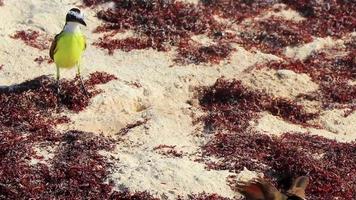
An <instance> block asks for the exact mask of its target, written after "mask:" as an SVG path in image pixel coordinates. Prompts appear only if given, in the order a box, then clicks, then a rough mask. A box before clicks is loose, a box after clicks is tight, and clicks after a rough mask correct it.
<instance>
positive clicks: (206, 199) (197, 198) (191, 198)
mask: <svg viewBox="0 0 356 200" xmlns="http://www.w3.org/2000/svg"><path fill="white" fill-rule="evenodd" d="M177 200H230V198H226V197H222V196H220V195H218V194H206V193H201V194H192V195H188V198H183V197H180V196H179V197H178V198H177Z"/></svg>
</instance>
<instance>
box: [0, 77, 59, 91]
mask: <svg viewBox="0 0 356 200" xmlns="http://www.w3.org/2000/svg"><path fill="white" fill-rule="evenodd" d="M44 83H47V84H49V86H50V87H53V89H55V80H54V78H52V77H50V76H48V75H42V76H39V77H36V78H34V79H32V80H27V81H25V82H22V83H19V84H13V85H8V86H1V85H0V94H10V93H16V94H19V93H23V92H26V91H29V90H36V89H39V88H41V87H43V85H44Z"/></svg>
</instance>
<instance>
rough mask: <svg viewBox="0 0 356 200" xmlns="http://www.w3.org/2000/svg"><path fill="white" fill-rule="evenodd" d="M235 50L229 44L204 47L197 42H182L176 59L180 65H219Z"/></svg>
mask: <svg viewBox="0 0 356 200" xmlns="http://www.w3.org/2000/svg"><path fill="white" fill-rule="evenodd" d="M233 50H234V49H233V48H232V47H231V45H229V44H228V43H220V44H217V45H214V44H213V45H209V46H203V45H201V44H199V43H196V42H194V43H193V42H191V41H190V42H181V44H180V45H179V48H178V55H177V57H176V58H175V59H174V60H175V61H176V62H177V63H180V64H196V65H198V64H200V63H212V64H219V63H220V61H222V60H224V59H226V58H228V57H229V56H230V55H231V52H232V51H233Z"/></svg>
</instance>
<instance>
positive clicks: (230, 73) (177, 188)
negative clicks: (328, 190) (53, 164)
mask: <svg viewBox="0 0 356 200" xmlns="http://www.w3.org/2000/svg"><path fill="white" fill-rule="evenodd" d="M79 2H80V1H79V0H77V1H75V0H54V1H47V0H27V1H11V0H9V1H6V2H5V6H4V7H0V17H1V18H2V19H6V20H1V23H0V64H4V65H5V66H4V67H3V69H2V70H1V71H0V85H11V84H16V83H20V82H22V81H24V80H28V79H32V78H34V77H37V76H40V75H44V74H53V73H54V64H51V65H48V64H46V63H44V64H42V65H41V66H38V64H37V63H35V62H33V60H34V59H35V58H36V57H38V56H45V55H47V54H48V52H47V51H39V50H37V49H34V48H32V47H28V46H26V45H25V44H24V43H23V42H22V41H20V40H14V39H11V38H10V37H9V35H13V34H14V33H15V32H16V31H17V30H26V29H28V28H31V29H34V30H39V31H41V33H42V34H43V35H44V36H46V37H53V36H54V34H56V33H58V32H59V31H60V30H61V28H62V26H63V23H64V15H65V13H66V12H67V10H68V9H70V8H71V7H73V5H79V4H80V3H79ZM190 2H193V3H196V1H190ZM104 6H109V7H110V6H112V5H110V4H106V5H104ZM85 12H86V13H85V14H86V17H87V23H88V25H89V26H88V27H86V28H84V33H85V34H86V35H87V38H88V39H87V40H88V43H89V44H90V43H92V42H94V41H95V40H96V39H97V38H99V37H100V36H102V35H101V34H94V33H92V30H93V29H95V28H96V26H97V25H98V24H100V21H99V20H98V19H97V18H95V11H93V10H90V9H85ZM289 14H290V16H294V17H289V18H290V19H291V20H296V19H298V18H296V17H295V13H294V14H293V13H292V12H291V11H290V10H285V11H282V13H279V14H273V15H278V16H281V15H282V16H289ZM131 34H132V33H130V32H124V33H118V35H116V37H118V38H125V37H128V36H131ZM193 39H195V40H196V41H198V42H201V43H202V44H206V43H209V42H211V41H210V40H207V39H206V37H205V36H197V37H195V38H193ZM329 43H330V44H331V43H332V41H330V40H329V39H325V40H322V39H316V40H315V42H313V43H311V44H307V45H305V46H303V47H299V48H298V49H291V50H288V48H287V50H286V55H289V56H290V57H295V58H300V59H302V58H304V57H305V56H307V55H308V54H310V53H311V52H312V51H315V50H318V49H321V48H325V47H326V46H328V44H329ZM235 47H236V52H234V53H233V55H232V57H231V60H230V61H225V62H222V63H220V64H219V65H216V66H211V65H210V64H207V65H199V66H194V65H188V66H176V64H174V62H173V59H172V58H173V57H174V54H175V53H176V52H175V51H171V52H166V53H164V52H157V51H154V50H151V49H149V50H135V51H131V52H122V51H116V52H115V53H114V55H113V56H109V55H108V54H107V52H106V51H103V50H100V49H97V48H96V47H94V46H91V45H89V46H88V48H87V51H86V53H85V55H84V58H83V60H84V63H83V66H84V68H85V69H84V72H83V73H84V76H87V75H88V74H89V73H91V72H94V71H105V72H107V73H110V74H114V75H116V76H117V77H118V78H119V80H116V81H112V82H109V83H107V84H105V85H102V86H100V88H101V89H103V90H104V92H103V93H101V94H99V95H98V96H96V97H95V98H93V99H92V101H91V104H90V106H89V107H88V108H87V109H86V110H85V111H83V112H80V113H72V112H70V111H66V112H65V113H64V114H65V115H67V116H69V117H70V118H71V120H72V122H70V123H68V124H63V125H61V126H58V127H57V128H58V130H61V131H64V130H70V129H78V130H83V131H92V132H95V133H103V134H104V135H107V136H111V137H121V138H122V139H123V140H124V142H120V143H119V144H118V145H117V147H116V150H115V151H114V152H110V153H109V152H102V154H103V155H112V157H113V158H111V157H109V156H108V159H109V160H110V161H111V162H113V163H114V166H115V167H114V168H113V169H112V171H111V172H112V173H111V175H110V177H109V179H112V180H114V181H115V182H116V183H117V185H116V189H122V188H126V187H127V188H129V189H131V190H139V191H142V190H148V191H150V192H152V193H153V194H154V195H155V196H158V197H162V198H168V199H173V198H174V197H176V196H177V195H187V194H190V193H198V192H203V191H205V192H208V193H218V194H220V195H222V196H226V197H233V196H235V195H236V196H238V194H237V193H234V192H233V191H232V190H231V188H230V187H229V186H228V185H227V177H228V176H229V175H237V177H238V179H244V180H245V179H249V178H252V177H254V176H255V175H256V174H255V173H254V172H249V171H248V170H244V171H242V172H241V173H240V174H233V173H230V172H227V171H215V170H210V171H207V170H206V169H204V165H203V164H201V163H199V162H196V161H194V160H195V158H197V157H198V155H199V153H200V146H201V145H202V144H204V143H205V142H206V138H205V137H204V135H203V133H202V125H201V124H198V125H196V126H193V124H192V120H193V118H195V117H197V116H199V115H201V114H202V113H201V111H200V110H199V108H198V107H197V106H191V105H189V104H187V103H186V102H187V101H188V100H191V98H192V97H193V96H194V88H195V87H197V86H202V85H211V84H213V83H214V82H215V81H216V79H217V78H219V77H221V76H225V77H226V78H237V79H242V81H243V83H244V84H246V86H248V87H251V88H253V89H261V90H265V91H267V92H268V93H270V94H272V95H275V96H281V97H285V98H291V99H293V98H294V97H295V96H296V95H298V94H302V93H308V92H313V91H315V90H317V88H318V86H317V85H316V84H315V83H313V82H312V81H311V80H310V78H309V77H308V76H307V75H305V74H295V73H294V72H290V71H279V72H277V71H273V70H270V71H252V72H250V73H248V72H246V71H245V72H244V70H246V69H248V68H249V67H251V66H253V65H254V64H256V63H260V64H261V63H265V62H268V61H270V60H277V59H279V58H278V57H277V56H274V55H269V54H263V53H261V52H257V53H251V52H248V51H246V50H245V49H243V48H242V47H239V46H235ZM172 65H174V66H173V67H171V66H172ZM62 73H63V77H66V78H70V77H74V76H75V70H68V71H65V70H63V72H62ZM133 82H137V83H139V84H140V85H142V87H139V88H137V87H135V86H133V85H132V84H131V83H133ZM316 105H317V104H316ZM311 107H313V106H311ZM311 109H312V108H311ZM194 116H195V117H194ZM144 119H147V120H148V121H147V123H146V124H143V125H141V126H138V127H136V128H134V129H131V130H130V131H129V132H128V133H127V135H125V136H117V134H116V133H118V132H119V131H120V130H121V129H122V128H124V127H125V126H126V125H127V124H130V123H134V122H136V121H140V120H144ZM335 120H336V121H337V120H339V121H340V120H341V122H337V123H330V122H335ZM354 121H355V114H353V115H351V116H349V117H348V118H347V119H343V118H342V117H340V113H339V111H335V112H334V111H330V112H326V113H325V114H324V115H322V117H321V119H319V122H317V123H321V124H323V126H324V127H325V129H323V130H310V129H305V128H302V127H299V126H297V125H291V124H288V123H286V122H284V121H283V120H281V119H278V118H276V117H274V116H270V115H268V114H264V117H262V118H260V120H259V122H258V123H257V124H253V123H251V124H252V125H251V126H252V128H253V127H254V128H255V129H257V130H260V131H267V132H271V133H275V134H281V133H283V132H287V131H299V132H308V131H311V132H312V133H313V134H314V133H315V134H318V135H322V136H324V137H329V138H335V139H338V140H340V141H351V140H354V139H355V133H356V132H355V131H353V132H351V131H349V130H355V126H354V125H353V122H354ZM161 144H163V145H174V146H176V147H175V149H176V150H177V151H182V152H183V157H182V158H171V157H167V156H163V155H161V154H159V153H158V152H156V151H154V150H153V148H155V147H157V146H158V145H161ZM36 152H37V154H39V155H46V154H48V156H47V157H46V159H50V158H51V155H50V154H51V151H50V149H41V148H39V149H37V150H36ZM35 162H38V161H36V160H34V163H35ZM243 177H245V178H243ZM246 177H247V178H246Z"/></svg>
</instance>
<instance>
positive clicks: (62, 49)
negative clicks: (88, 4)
mask: <svg viewBox="0 0 356 200" xmlns="http://www.w3.org/2000/svg"><path fill="white" fill-rule="evenodd" d="M80 25H84V26H86V25H87V24H86V23H85V22H84V15H83V13H81V12H80V10H79V9H78V8H72V9H70V10H69V12H68V13H67V16H66V23H65V25H64V28H63V30H62V31H61V32H60V33H59V34H57V35H56V36H55V38H54V40H53V42H52V45H51V48H50V51H49V55H50V57H51V58H52V59H53V60H54V62H55V64H56V68H57V74H56V78H57V96H59V92H60V91H59V90H60V85H59V79H60V69H61V68H67V69H69V68H73V67H75V66H77V69H78V71H77V74H78V75H79V78H80V83H81V85H82V89H83V90H84V93H85V94H86V95H87V91H86V89H85V87H84V84H83V80H82V78H81V74H80V70H81V57H82V53H83V51H84V50H85V49H86V39H85V37H84V35H83V34H82V32H81V31H80Z"/></svg>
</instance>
